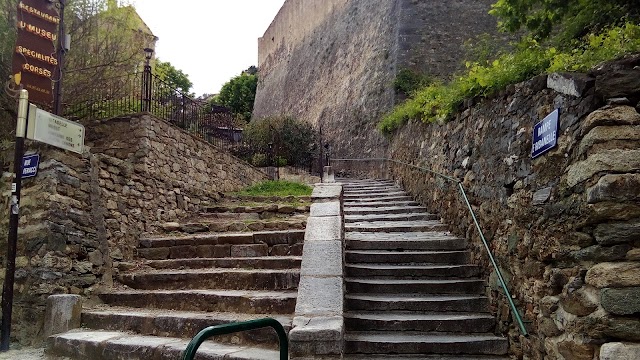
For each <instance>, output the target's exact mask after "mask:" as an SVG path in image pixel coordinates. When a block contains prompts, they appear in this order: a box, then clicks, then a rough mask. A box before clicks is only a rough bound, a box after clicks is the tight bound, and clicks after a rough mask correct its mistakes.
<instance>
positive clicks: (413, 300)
mask: <svg viewBox="0 0 640 360" xmlns="http://www.w3.org/2000/svg"><path fill="white" fill-rule="evenodd" d="M343 184H344V200H345V202H344V213H345V232H346V234H345V237H346V253H345V262H346V268H345V285H346V299H345V307H346V311H345V315H344V316H345V327H346V335H345V353H346V354H345V358H349V359H485V360H488V359H492V360H493V359H508V358H507V357H503V355H505V354H506V353H507V347H508V344H507V340H506V339H505V338H502V337H499V336H496V335H494V334H493V333H492V331H493V329H494V325H495V319H494V318H493V316H492V315H491V314H489V313H488V301H487V298H486V297H485V296H484V293H485V286H486V283H485V281H484V280H482V279H480V278H479V277H478V274H479V269H478V268H477V267H476V266H474V265H470V264H469V259H470V256H469V253H468V251H466V240H465V239H461V238H457V237H455V236H453V235H451V234H450V233H448V232H447V228H446V226H445V225H444V224H442V223H441V222H440V221H439V220H438V217H437V216H435V215H433V214H428V213H426V212H425V211H424V209H423V208H421V207H420V206H418V204H417V203H415V202H413V200H412V199H411V198H410V197H409V196H407V195H406V194H405V193H404V192H403V191H401V190H400V189H399V188H398V187H396V186H395V185H394V184H393V183H392V182H390V181H374V180H361V181H349V180H344V181H343Z"/></svg>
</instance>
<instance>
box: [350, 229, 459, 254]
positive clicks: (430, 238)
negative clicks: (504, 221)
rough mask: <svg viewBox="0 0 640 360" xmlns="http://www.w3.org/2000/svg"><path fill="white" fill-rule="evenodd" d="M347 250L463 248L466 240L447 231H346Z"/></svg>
mask: <svg viewBox="0 0 640 360" xmlns="http://www.w3.org/2000/svg"><path fill="white" fill-rule="evenodd" d="M345 240H346V246H347V249H349V250H398V251H400V250H463V249H466V247H467V240H466V239H463V238H458V237H455V236H453V235H451V234H449V233H448V232H435V231H430V232H405V233H396V232H394V233H376V232H348V233H346V234H345Z"/></svg>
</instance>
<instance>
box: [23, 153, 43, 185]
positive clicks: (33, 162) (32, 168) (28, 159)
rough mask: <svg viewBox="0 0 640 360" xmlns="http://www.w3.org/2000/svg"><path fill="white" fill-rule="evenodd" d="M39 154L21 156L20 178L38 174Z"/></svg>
mask: <svg viewBox="0 0 640 360" xmlns="http://www.w3.org/2000/svg"><path fill="white" fill-rule="evenodd" d="M39 164H40V155H38V154H30V155H25V156H23V157H22V178H23V179H26V178H30V177H34V176H36V175H38V165H39Z"/></svg>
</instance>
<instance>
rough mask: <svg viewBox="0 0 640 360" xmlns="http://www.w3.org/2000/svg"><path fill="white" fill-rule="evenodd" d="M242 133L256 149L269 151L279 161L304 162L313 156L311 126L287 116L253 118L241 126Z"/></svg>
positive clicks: (288, 162) (294, 163)
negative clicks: (242, 127)
mask: <svg viewBox="0 0 640 360" xmlns="http://www.w3.org/2000/svg"><path fill="white" fill-rule="evenodd" d="M242 134H243V137H244V139H245V141H247V142H248V143H250V144H251V145H252V146H253V148H254V149H255V150H256V151H257V152H258V153H263V154H270V153H271V151H272V152H273V156H274V159H278V158H280V159H281V160H278V161H280V163H283V162H284V163H285V164H290V165H298V164H306V163H307V162H308V160H309V159H310V158H311V157H312V156H313V150H314V146H315V132H314V131H313V128H312V127H311V125H309V124H308V123H306V122H302V121H298V120H295V119H293V118H291V117H282V116H281V117H270V118H265V119H255V120H253V121H252V122H251V123H249V124H248V125H247V126H246V127H245V128H244V131H243V133H242ZM269 144H271V149H270V148H269Z"/></svg>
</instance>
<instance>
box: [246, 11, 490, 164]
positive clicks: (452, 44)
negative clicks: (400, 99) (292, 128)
mask: <svg viewBox="0 0 640 360" xmlns="http://www.w3.org/2000/svg"><path fill="white" fill-rule="evenodd" d="M318 3H320V2H318V1H310V0H307V1H304V0H288V1H286V2H285V4H284V6H283V7H282V9H281V10H280V13H279V14H278V15H277V16H276V18H275V19H274V21H273V23H272V24H271V26H270V27H269V29H268V30H267V32H266V33H265V35H264V36H263V37H262V38H261V39H260V42H259V43H260V46H259V59H260V61H259V83H258V91H257V95H256V101H255V106H254V113H253V117H254V119H260V118H263V117H267V116H274V115H288V116H293V117H295V118H298V119H301V120H304V121H307V122H310V123H311V124H313V125H314V126H316V127H318V128H320V127H322V130H323V134H324V138H325V140H327V141H328V142H330V143H331V145H332V152H333V154H338V155H340V156H356V157H368V156H380V155H383V154H385V153H386V151H387V147H388V142H387V139H385V138H384V137H383V136H382V135H381V134H380V133H379V132H378V131H377V130H376V125H377V123H378V122H379V120H380V118H381V117H382V116H383V115H384V113H386V112H387V111H389V110H390V109H391V108H392V107H393V106H394V104H395V103H396V101H397V96H396V92H395V90H394V86H393V82H394V80H395V77H396V74H397V72H398V70H399V69H402V68H404V67H411V68H415V69H417V70H421V71H423V72H424V73H426V74H432V75H437V76H439V77H447V76H448V75H449V74H450V73H451V72H452V71H454V70H456V69H459V68H460V67H461V66H462V60H461V58H462V53H463V48H462V44H463V43H464V41H465V40H466V39H467V38H469V37H471V36H472V35H474V34H478V33H480V32H483V31H487V30H491V29H494V28H495V20H493V19H492V18H491V17H490V16H489V15H488V14H487V12H488V11H489V4H490V0H489V1H488V0H482V1H480V2H478V1H469V0H464V1H463V0H456V1H451V2H438V1H412V0H393V1H390V0H349V1H346V0H331V1H327V2H326V3H325V2H322V3H323V4H324V5H320V4H318Z"/></svg>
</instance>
